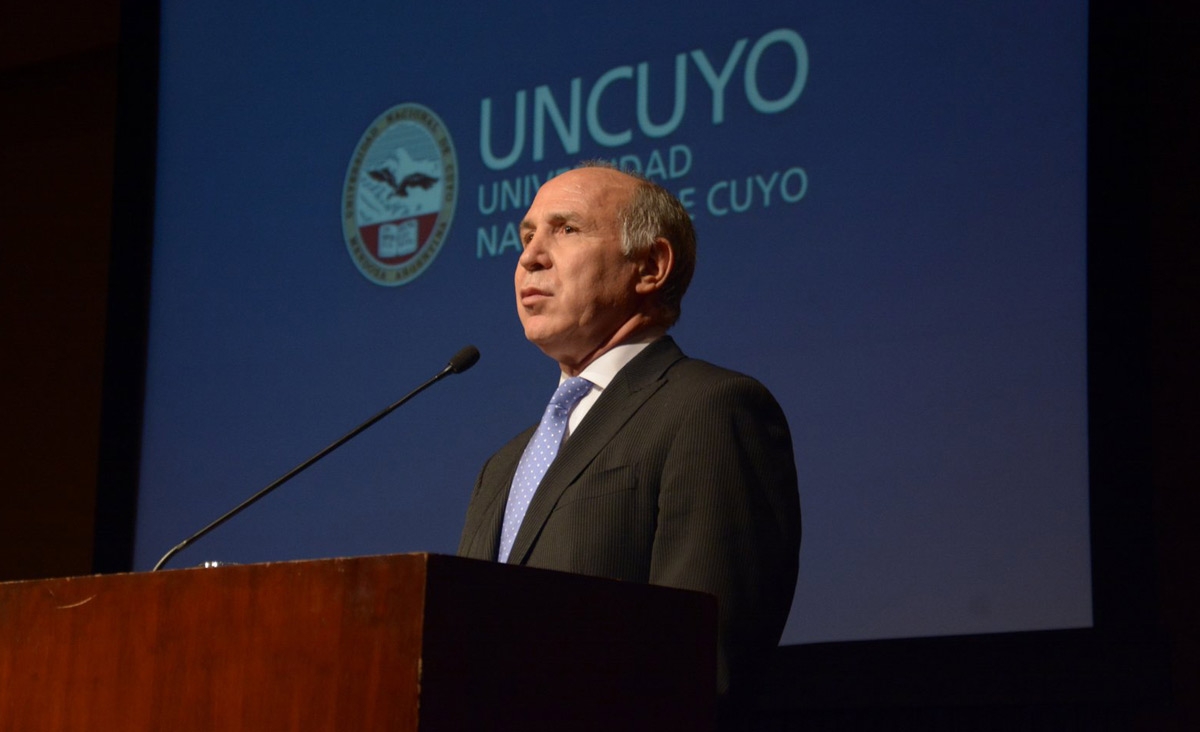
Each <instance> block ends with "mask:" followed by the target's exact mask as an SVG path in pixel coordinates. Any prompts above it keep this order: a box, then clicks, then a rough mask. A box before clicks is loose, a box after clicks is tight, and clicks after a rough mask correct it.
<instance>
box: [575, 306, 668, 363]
mask: <svg viewBox="0 0 1200 732" xmlns="http://www.w3.org/2000/svg"><path fill="white" fill-rule="evenodd" d="M666 332H667V327H666V326H664V325H659V324H658V323H655V322H653V321H651V320H650V319H649V318H648V317H645V316H639V317H638V318H633V319H630V320H629V321H628V322H626V323H625V324H624V325H623V326H621V327H620V328H619V329H617V331H616V332H615V333H613V334H612V336H611V337H609V338H608V340H606V341H605V342H604V343H602V344H600V346H599V347H597V348H596V349H595V350H593V351H592V352H591V353H589V354H587V355H586V356H584V357H583V358H581V359H578V360H574V359H573V360H570V361H563V360H559V361H558V366H559V368H560V369H562V372H563V373H564V374H566V375H567V376H578V375H579V374H581V373H583V370H584V369H586V368H587V367H588V366H589V365H591V363H592V362H593V361H595V360H596V359H598V358H600V357H601V356H603V355H604V354H605V353H608V352H609V351H611V350H612V349H614V348H616V347H617V346H620V345H623V344H626V343H649V342H650V341H652V340H655V339H657V338H661V337H662V336H663V335H664V334H666Z"/></svg>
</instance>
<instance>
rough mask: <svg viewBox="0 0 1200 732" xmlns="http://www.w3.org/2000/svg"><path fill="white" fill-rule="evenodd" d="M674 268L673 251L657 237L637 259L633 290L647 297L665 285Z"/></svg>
mask: <svg viewBox="0 0 1200 732" xmlns="http://www.w3.org/2000/svg"><path fill="white" fill-rule="evenodd" d="M674 266H675V251H674V250H673V249H672V248H671V242H669V241H667V240H666V239H664V238H663V237H661V236H660V237H658V238H657V239H655V240H654V243H653V244H651V245H650V249H649V250H648V251H647V252H646V253H645V254H644V255H642V256H641V257H639V258H638V279H637V285H636V286H635V290H636V291H637V293H638V294H639V295H649V294H650V293H652V292H656V291H658V290H661V289H662V288H663V287H664V286H665V285H666V284H667V277H668V276H670V274H671V270H672V269H673V268H674Z"/></svg>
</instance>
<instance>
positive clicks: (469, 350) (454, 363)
mask: <svg viewBox="0 0 1200 732" xmlns="http://www.w3.org/2000/svg"><path fill="white" fill-rule="evenodd" d="M478 361H479V349H478V348H476V347H475V346H466V347H465V348H463V349H462V350H461V351H459V352H458V353H456V354H454V356H453V357H452V358H451V359H450V362H449V363H447V364H446V367H445V368H443V369H442V370H441V371H439V372H438V374H437V376H434V377H433V378H432V379H430V380H429V381H426V382H425V383H424V384H421V385H420V386H418V387H417V388H416V389H413V390H412V391H410V392H409V393H407V394H405V395H404V396H403V397H401V398H400V400H399V401H397V402H395V403H393V404H392V405H390V406H388V407H386V408H385V409H384V410H383V411H382V412H380V413H379V414H376V415H375V416H374V417H371V418H370V419H368V420H367V421H366V422H363V423H362V424H360V425H359V426H357V427H355V428H354V429H352V430H350V431H349V432H348V433H346V434H345V435H343V436H342V437H340V438H338V439H337V441H335V442H334V443H333V444H331V445H329V446H328V447H326V448H325V449H324V450H321V451H320V452H318V453H317V454H316V455H313V456H312V457H310V458H309V459H307V460H305V461H304V462H302V463H300V464H299V465H297V466H296V467H294V468H292V469H291V470H289V471H288V472H287V473H284V474H283V475H282V476H280V477H279V478H278V479H276V480H275V482H274V483H271V484H270V485H269V486H267V487H266V488H263V489H262V490H261V491H259V492H258V493H255V494H254V495H252V496H250V497H249V498H247V499H246V500H244V501H242V502H241V503H239V504H238V505H237V506H235V507H234V508H233V509H232V510H230V511H228V512H226V513H225V514H224V515H222V516H221V517H220V518H218V519H217V520H216V521H213V522H212V523H211V524H209V525H208V526H205V527H204V528H203V529H200V530H199V531H197V532H196V533H194V534H192V535H191V536H189V537H188V538H186V539H184V540H183V541H181V542H179V543H178V544H176V545H175V546H174V547H172V548H171V551H169V552H167V553H166V554H164V555H163V557H162V559H160V560H158V564H155V565H154V569H152V570H150V571H151V572H157V571H158V570H160V569H162V568H163V566H165V565H166V563H167V562H168V561H170V559H171V557H173V556H175V555H176V554H178V553H179V552H181V551H183V550H184V549H186V548H188V547H189V546H191V545H192V544H194V543H195V542H196V541H198V540H199V539H201V538H202V537H204V536H205V535H207V534H208V533H209V532H210V531H212V530H213V529H215V528H217V527H218V526H220V525H221V524H223V523H225V522H226V521H228V520H229V519H231V518H233V517H234V516H237V515H238V514H239V513H241V512H242V511H245V510H246V509H247V508H249V507H250V506H252V505H254V504H255V503H257V502H258V501H259V499H261V498H264V497H266V495H267V494H268V493H270V492H271V491H273V490H275V489H276V488H278V487H279V486H281V485H283V484H284V483H286V482H288V481H289V480H291V479H292V478H295V477H296V476H297V475H299V474H300V473H303V472H304V471H305V470H307V469H308V468H309V466H311V465H312V464H313V463H315V462H317V461H318V460H320V459H321V458H323V457H325V456H326V455H328V454H329V453H331V452H333V451H334V450H336V449H338V448H339V447H341V446H342V445H343V444H345V443H347V442H349V441H350V440H351V439H353V438H354V437H355V436H357V435H358V433H360V432H362V431H363V430H365V429H366V428H368V427H370V426H371V425H373V424H375V423H376V422H378V421H379V420H381V419H383V418H384V417H386V416H388V415H389V414H391V413H392V412H393V411H395V410H396V409H397V408H399V407H400V406H402V405H403V404H404V403H405V402H407V401H408V400H409V399H412V398H413V397H415V396H416V395H418V394H420V393H421V392H423V391H425V390H426V389H428V388H429V387H431V386H433V385H434V384H436V383H437V382H439V381H441V380H442V379H444V378H446V377H447V376H449V375H451V374H461V373H462V372H464V371H466V370H467V369H469V368H471V367H472V366H474V365H475V364H476V362H478Z"/></svg>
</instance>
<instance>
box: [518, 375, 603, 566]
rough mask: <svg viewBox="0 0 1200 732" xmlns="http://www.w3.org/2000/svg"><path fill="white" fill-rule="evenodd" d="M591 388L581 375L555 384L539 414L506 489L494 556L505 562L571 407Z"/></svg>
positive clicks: (561, 434)
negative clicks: (543, 412)
mask: <svg viewBox="0 0 1200 732" xmlns="http://www.w3.org/2000/svg"><path fill="white" fill-rule="evenodd" d="M591 390H592V382H590V381H588V380H587V379H585V378H583V377H582V376H573V377H571V378H569V379H567V380H566V381H564V382H563V383H561V384H559V385H558V390H557V391H555V392H554V396H552V397H551V398H550V404H548V405H547V406H546V413H545V414H543V415H542V423H541V424H539V425H538V428H537V432H534V433H533V439H532V440H530V441H529V444H528V445H526V446H525V453H524V454H523V455H521V463H520V465H518V466H517V473H516V475H515V476H513V482H512V489H511V490H510V491H509V492H508V506H507V507H506V508H505V510H504V528H503V529H502V530H501V531H500V552H499V554H497V559H498V560H499V561H501V562H506V561H508V553H509V552H511V551H512V546H513V542H514V541H516V539H517V530H518V529H520V528H521V521H523V520H524V519H525V511H527V510H528V509H529V502H530V501H532V500H533V494H534V493H535V492H536V491H537V487H538V485H539V484H540V483H541V482H542V477H543V476H544V475H545V474H546V470H547V469H548V468H549V467H550V463H552V462H554V456H555V455H557V454H558V447H559V445H561V444H562V440H563V433H564V432H565V431H566V429H567V419H568V418H569V417H570V416H571V410H572V409H574V408H575V405H576V404H578V403H579V400H580V399H583V397H584V395H585V394H587V393H588V392H589V391H591Z"/></svg>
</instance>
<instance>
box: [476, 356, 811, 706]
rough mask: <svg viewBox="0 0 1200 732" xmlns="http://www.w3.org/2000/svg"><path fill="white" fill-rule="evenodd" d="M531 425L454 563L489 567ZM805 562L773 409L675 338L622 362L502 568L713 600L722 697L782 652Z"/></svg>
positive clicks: (791, 479)
mask: <svg viewBox="0 0 1200 732" xmlns="http://www.w3.org/2000/svg"><path fill="white" fill-rule="evenodd" d="M535 428H536V426H535V427H531V428H529V429H528V430H526V431H525V432H523V433H521V434H520V435H518V436H517V437H516V438H515V439H514V440H512V441H511V442H509V443H508V444H507V445H505V446H504V447H503V448H502V449H501V450H500V451H499V452H497V453H496V454H495V455H494V456H492V458H491V459H490V460H489V461H488V462H487V463H486V464H485V465H484V467H483V470H482V472H481V473H480V475H479V479H478V480H477V481H476V484H475V491H474V493H473V494H472V496H471V502H470V505H469V506H468V508H467V517H466V523H465V526H464V528H463V535H462V541H461V543H460V544H459V549H458V553H459V554H460V555H462V556H466V557H473V558H477V559H492V560H494V559H495V558H496V549H497V543H498V540H499V536H500V528H501V524H502V521H503V516H504V507H505V503H506V502H507V499H508V490H509V486H510V485H511V483H512V479H513V474H514V473H515V472H516V469H517V463H518V461H519V460H520V459H521V453H522V451H523V450H524V448H525V444H526V443H527V442H528V441H529V440H530V438H531V437H532V436H533V432H534V429H535ZM799 550H800V504H799V498H798V496H797V490H796V469H795V462H794V459H793V456H792V442H791V436H790V434H789V432H788V427H787V422H786V420H785V418H784V415H783V412H782V410H781V409H780V408H779V405H778V404H777V403H776V401H775V399H774V398H773V397H772V396H771V395H770V393H769V392H768V391H767V390H766V388H765V387H763V386H762V385H761V384H759V383H758V382H757V381H755V380H753V379H751V378H749V377H747V376H743V375H741V374H737V373H734V372H732V371H727V370H725V369H721V368H718V367H716V366H713V365H711V364H708V363H705V362H703V361H697V360H693V359H689V358H687V357H686V356H684V355H683V352H682V351H680V350H679V348H678V347H677V346H676V345H675V342H674V341H673V340H671V339H670V338H664V339H661V340H659V341H657V342H655V343H653V344H651V345H650V346H649V347H647V348H646V349H645V350H644V351H643V352H642V353H640V354H638V356H637V357H636V358H634V359H633V360H632V361H630V362H629V363H628V364H627V365H626V366H625V368H624V369H622V370H621V371H620V373H618V374H617V376H616V378H615V379H614V380H613V382H612V383H611V384H610V385H609V387H608V388H607V389H605V390H604V392H603V393H602V394H601V396H600V398H599V399H598V400H597V401H596V403H595V405H593V407H592V409H591V411H589V412H588V414H587V416H586V417H585V418H584V419H583V421H582V422H581V423H580V424H579V426H578V428H577V429H576V430H575V432H574V433H573V434H572V435H571V436H570V438H568V439H567V441H566V443H565V444H564V445H563V446H562V449H561V450H560V451H559V454H558V457H557V458H556V459H555V461H554V463H553V464H552V465H551V466H550V469H549V471H548V472H547V473H546V476H545V477H544V478H543V480H542V484H541V486H540V487H539V488H538V491H537V493H536V494H535V495H534V497H533V501H532V503H531V504H530V506H529V511H528V513H526V515H525V521H524V523H523V524H522V526H521V529H520V532H519V533H518V534H517V538H516V543H515V544H514V545H513V549H512V553H511V555H510V557H509V562H510V563H514V564H523V565H528V566H531V567H544V568H548V569H557V570H561V571H566V572H576V573H579V574H587V575H595V576H599V577H611V578H614V579H621V580H629V581H635V582H650V583H654V584H660V585H667V586H671V587H683V588H687V589H695V590H701V591H704V592H709V593H712V594H714V595H716V596H717V600H718V605H719V618H720V621H719V622H720V634H719V635H720V637H719V644H720V645H719V652H718V657H719V664H720V667H719V671H718V690H719V692H721V693H722V694H726V693H728V692H729V690H730V688H731V683H732V688H733V689H734V690H735V691H736V689H737V688H739V687H742V686H744V685H746V684H748V683H749V682H750V679H749V678H748V677H750V676H752V675H753V674H754V673H755V672H756V671H757V670H758V669H759V668H760V667H761V665H762V662H763V660H764V656H765V655H766V654H768V653H770V651H771V649H772V648H773V647H774V646H775V644H777V643H778V641H779V635H780V633H781V632H782V629H783V624H784V622H785V621H786V619H787V614H788V610H789V608H790V606H791V601H792V593H793V591H794V589H795V584H796V573H797V566H798V556H799Z"/></svg>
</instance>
